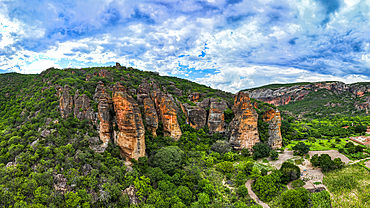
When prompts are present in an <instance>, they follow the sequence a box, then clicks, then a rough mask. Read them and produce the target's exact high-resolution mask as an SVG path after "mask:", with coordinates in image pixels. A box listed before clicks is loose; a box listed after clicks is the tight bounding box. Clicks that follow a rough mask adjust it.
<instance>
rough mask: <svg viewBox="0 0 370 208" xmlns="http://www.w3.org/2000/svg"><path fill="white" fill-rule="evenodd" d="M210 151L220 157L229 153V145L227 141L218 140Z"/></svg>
mask: <svg viewBox="0 0 370 208" xmlns="http://www.w3.org/2000/svg"><path fill="white" fill-rule="evenodd" d="M211 150H213V151H215V152H218V153H220V154H221V155H222V154H225V153H227V152H230V151H231V145H230V143H229V142H227V141H223V140H218V141H216V142H215V143H214V144H212V147H211Z"/></svg>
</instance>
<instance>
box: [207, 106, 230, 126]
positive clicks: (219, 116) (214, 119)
mask: <svg viewBox="0 0 370 208" xmlns="http://www.w3.org/2000/svg"><path fill="white" fill-rule="evenodd" d="M226 109H227V103H226V102H225V101H221V102H211V105H210V108H209V115H208V122H207V125H208V128H209V132H211V133H215V132H220V133H223V132H225V114H224V111H225V110H226Z"/></svg>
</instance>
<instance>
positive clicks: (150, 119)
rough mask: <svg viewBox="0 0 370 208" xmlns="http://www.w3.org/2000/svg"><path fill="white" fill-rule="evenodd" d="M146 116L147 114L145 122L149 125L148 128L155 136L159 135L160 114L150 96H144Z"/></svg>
mask: <svg viewBox="0 0 370 208" xmlns="http://www.w3.org/2000/svg"><path fill="white" fill-rule="evenodd" d="M143 104H144V116H145V124H146V125H147V127H148V129H149V130H150V131H151V132H152V134H153V137H156V136H157V133H156V131H157V128H158V115H157V112H156V109H155V106H154V103H153V101H152V99H150V98H149V97H147V98H144V100H143Z"/></svg>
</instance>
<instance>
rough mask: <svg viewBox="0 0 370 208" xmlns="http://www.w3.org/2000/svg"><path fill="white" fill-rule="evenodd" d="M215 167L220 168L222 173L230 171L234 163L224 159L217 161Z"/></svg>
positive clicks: (232, 169)
mask: <svg viewBox="0 0 370 208" xmlns="http://www.w3.org/2000/svg"><path fill="white" fill-rule="evenodd" d="M217 168H218V169H220V170H222V171H223V172H224V173H231V172H233V171H234V164H233V163H232V162H229V161H225V162H221V163H218V164H217Z"/></svg>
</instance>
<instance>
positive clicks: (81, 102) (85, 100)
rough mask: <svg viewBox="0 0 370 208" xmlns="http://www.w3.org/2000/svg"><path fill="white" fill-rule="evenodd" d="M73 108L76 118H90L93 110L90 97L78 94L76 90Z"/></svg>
mask: <svg viewBox="0 0 370 208" xmlns="http://www.w3.org/2000/svg"><path fill="white" fill-rule="evenodd" d="M74 103H75V108H74V110H73V112H74V114H75V116H76V118H78V119H80V120H83V119H91V117H92V115H91V114H92V113H93V110H92V108H91V105H90V104H91V100H90V98H89V97H88V96H87V95H85V94H82V95H79V92H78V90H77V92H76V94H75V97H74Z"/></svg>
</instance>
